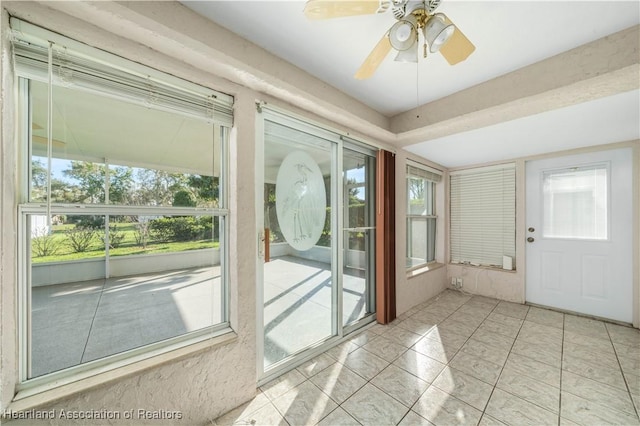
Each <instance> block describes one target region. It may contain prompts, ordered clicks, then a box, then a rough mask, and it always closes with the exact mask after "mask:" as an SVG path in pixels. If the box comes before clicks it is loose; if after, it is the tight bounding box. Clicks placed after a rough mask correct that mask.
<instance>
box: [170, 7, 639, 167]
mask: <svg viewBox="0 0 640 426" xmlns="http://www.w3.org/2000/svg"><path fill="white" fill-rule="evenodd" d="M182 3H184V4H185V5H186V6H187V7H189V8H191V9H192V10H194V11H196V12H197V13H199V14H201V15H203V16H205V17H207V18H208V19H210V20H212V21H214V22H216V23H217V24H219V25H221V26H223V27H226V28H227V29H229V30H231V31H233V32H235V33H236V34H238V35H240V36H241V37H243V38H245V39H247V40H249V41H251V42H253V43H255V44H256V45H259V46H261V47H262V48H264V49H265V50H267V51H269V52H271V53H273V54H275V55H276V56H278V57H280V58H282V59H284V60H285V61H288V62H290V63H292V64H294V65H296V66H298V67H299V68H301V69H303V70H305V71H306V72H308V73H309V74H312V75H314V76H316V77H317V78H319V79H321V80H323V81H325V82H326V83H328V84H329V85H331V86H334V87H336V88H338V89H339V90H341V91H343V92H344V93H346V94H348V95H350V96H352V97H354V98H356V99H358V100H360V101H361V102H363V103H364V104H366V105H368V106H370V107H371V108H373V109H375V110H377V111H379V112H381V113H383V114H385V115H387V116H389V117H391V116H394V115H396V114H398V113H401V112H404V111H407V110H410V109H412V108H415V107H417V106H418V105H422V104H425V103H428V102H432V101H434V100H437V99H440V98H443V97H445V96H447V95H450V94H453V93H455V92H458V91H460V90H463V89H466V88H469V87H472V86H475V85H477V84H479V83H482V82H484V81H487V80H491V79H493V78H495V77H498V76H500V75H503V74H506V73H508V72H511V71H514V70H516V69H519V68H522V67H525V66H527V65H530V64H533V63H535V62H538V61H540V60H543V59H545V58H548V57H551V56H554V55H556V54H559V53H562V52H565V51H567V50H569V49H572V48H574V47H578V46H580V45H583V44H585V43H588V42H590V41H594V40H597V39H599V38H602V37H604V36H607V35H609V34H612V33H615V32H618V31H621V30H623V29H626V28H629V27H631V26H634V25H637V24H639V23H640V2H638V1H636V0H634V1H614V0H610V1H576V0H568V1H546V2H543V1H518V0H512V1H479V0H475V1H461V0H443V1H442V3H441V5H440V7H439V8H438V11H439V12H443V13H445V14H447V16H448V17H449V18H450V19H451V20H452V21H453V22H454V23H455V24H456V25H457V26H458V27H459V28H460V29H461V30H462V31H463V32H464V33H465V35H466V36H467V37H468V38H469V39H470V40H471V41H472V42H473V43H474V44H475V46H476V51H475V52H474V53H473V54H472V55H471V56H470V57H469V58H468V59H467V60H466V61H464V62H462V63H460V64H458V65H456V66H453V67H452V66H449V65H448V63H447V62H446V61H445V60H444V58H443V57H442V56H441V55H439V54H433V55H430V56H429V57H428V58H427V59H422V58H421V59H420V62H419V64H418V65H417V66H416V64H411V63H399V62H395V61H393V57H394V54H393V53H391V54H390V55H389V56H388V57H387V58H386V60H385V61H384V62H383V64H382V65H381V66H380V68H379V69H378V71H377V72H376V73H375V75H374V76H373V77H372V78H371V79H369V80H364V81H359V80H356V79H354V78H353V74H354V73H355V71H356V70H357V69H358V68H359V66H360V64H361V63H362V61H363V60H364V59H365V58H366V56H367V55H368V53H369V51H370V50H371V49H372V48H373V46H374V45H375V44H376V43H377V42H378V40H379V39H380V38H381V37H382V35H383V34H385V32H386V31H387V30H388V29H389V27H390V26H391V25H392V24H393V23H394V22H395V19H394V18H393V16H392V15H391V13H389V12H387V13H385V14H379V15H369V16H355V17H347V18H337V19H330V20H319V21H311V20H308V19H307V18H306V17H305V16H304V14H303V8H304V4H305V2H304V1H300V0H291V1H206V2H199V1H183V2H182ZM632 54H633V53H632ZM635 54H637V52H636V53H635ZM639 104H640V100H639V98H638V92H637V91H636V92H632V93H631V94H627V95H624V96H623V95H617V96H613V97H611V99H602V100H600V101H592V102H589V103H588V104H585V105H576V106H573V107H568V108H563V109H562V110H557V111H552V112H548V113H543V114H538V115H536V116H532V117H528V118H524V119H519V120H514V121H511V122H508V123H502V124H499V125H495V126H490V127H487V128H484V129H478V130H475V131H471V132H465V133H461V134H457V135H452V136H448V137H445V138H440V139H436V140H431V141H425V142H422V143H418V144H415V145H413V146H411V147H407V149H408V150H410V151H412V152H415V153H417V154H419V155H422V156H424V157H426V158H428V159H430V160H433V161H436V162H439V163H440V164H442V165H444V166H446V167H456V166H462V165H468V164H474V163H478V162H480V160H482V161H496V160H500V159H506V158H515V157H521V156H525V155H531V154H537V153H542V152H549V151H559V150H563V149H569V148H574V147H579V146H586V145H589V144H591V145H593V144H603V143H610V142H617V141H620V140H629V139H634V138H638V137H640V135H639V134H638V132H639V130H638V128H639V127H640V123H639V120H640V119H638V114H637V112H638V109H639V107H638V105H639ZM633 111H635V112H636V115H635V117H630V115H631V112H633ZM617 112H622V114H618V113H617ZM549 114H550V115H549ZM602 117H609V118H611V120H609V121H607V120H604V119H602ZM594 123H599V125H598V126H597V127H595V124H594ZM585 124H587V125H585ZM544 129H546V130H544ZM543 130H544V131H543ZM552 130H553V131H552ZM595 135H604V138H605V139H597V138H596V137H595ZM541 137H544V138H545V139H544V140H540V138H541ZM618 137H621V138H626V139H615V140H614V138H618ZM514 140H515V141H516V142H514ZM454 146H455V147H456V149H452V147H454ZM443 147H446V148H445V149H444V151H446V152H443V149H442V148H443ZM468 148H469V149H468ZM545 150H546V151H545Z"/></svg>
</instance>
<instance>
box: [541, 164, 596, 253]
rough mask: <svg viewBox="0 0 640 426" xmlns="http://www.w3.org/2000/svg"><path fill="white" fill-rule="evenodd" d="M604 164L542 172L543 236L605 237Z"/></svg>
mask: <svg viewBox="0 0 640 426" xmlns="http://www.w3.org/2000/svg"><path fill="white" fill-rule="evenodd" d="M607 193H608V191H607V167H606V166H594V167H584V168H575V169H564V170H553V171H547V172H544V173H543V196H544V197H543V203H544V209H543V215H544V220H543V223H544V225H543V235H544V237H546V238H579V239H595V240H605V239H607V228H608V226H607V215H608V212H607V206H608V195H607Z"/></svg>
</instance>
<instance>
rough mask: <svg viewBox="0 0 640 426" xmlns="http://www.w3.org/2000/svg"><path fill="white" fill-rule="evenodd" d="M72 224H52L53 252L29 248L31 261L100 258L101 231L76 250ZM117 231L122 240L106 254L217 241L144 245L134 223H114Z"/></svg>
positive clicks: (176, 248) (169, 249) (182, 248)
mask: <svg viewBox="0 0 640 426" xmlns="http://www.w3.org/2000/svg"><path fill="white" fill-rule="evenodd" d="M74 226H75V225H69V224H65V225H54V226H53V227H52V230H53V232H52V235H51V236H50V237H49V238H51V242H52V243H53V244H54V245H55V246H56V250H55V253H54V254H52V255H48V256H38V255H37V253H36V250H35V249H33V248H32V256H31V259H32V262H33V263H45V262H64V261H71V260H81V259H92V258H101V257H104V256H105V250H104V242H103V241H102V238H103V237H104V234H103V233H101V232H99V233H97V235H96V236H95V237H94V238H93V242H92V244H91V246H90V247H89V248H88V250H87V251H85V252H82V253H75V252H73V249H72V248H71V247H70V246H69V244H68V240H67V236H66V234H65V231H67V230H69V229H73V227H74ZM116 227H117V233H121V234H122V235H123V238H122V241H121V242H120V244H119V245H118V247H117V248H111V249H109V256H112V257H114V256H130V255H136V254H153V253H172V252H182V251H189V250H200V249H206V248H217V247H219V246H220V243H219V242H217V241H211V240H198V241H180V242H163V243H160V242H154V241H149V242H148V243H147V246H146V248H143V247H142V246H140V245H138V244H137V243H136V238H135V230H136V226H135V224H132V223H117V224H116Z"/></svg>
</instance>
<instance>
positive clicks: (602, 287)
mask: <svg viewBox="0 0 640 426" xmlns="http://www.w3.org/2000/svg"><path fill="white" fill-rule="evenodd" d="M631 187H632V151H631V148H623V149H614V150H607V151H600V152H593V153H587V154H578V155H571V156H565V157H557V158H551V159H544V160H536V161H529V162H527V164H526V188H527V189H526V212H527V213H526V223H527V230H526V233H525V238H527V245H526V247H527V250H526V256H527V258H526V262H527V265H526V266H527V273H526V299H527V302H530V303H535V304H539V305H545V306H551V307H554V308H559V309H565V310H568V311H573V312H579V313H583V314H587V315H594V316H598V317H603V318H609V319H614V320H618V321H624V322H629V323H630V322H631V321H632V296H633V284H632V250H633V245H632V201H631V199H632V189H631Z"/></svg>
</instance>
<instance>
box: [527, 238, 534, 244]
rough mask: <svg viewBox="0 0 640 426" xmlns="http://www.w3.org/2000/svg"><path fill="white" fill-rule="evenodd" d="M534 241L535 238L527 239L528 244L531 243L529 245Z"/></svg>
mask: <svg viewBox="0 0 640 426" xmlns="http://www.w3.org/2000/svg"><path fill="white" fill-rule="evenodd" d="M534 241H535V238H533V237H529V238H527V242H529V243H532V242H534Z"/></svg>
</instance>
